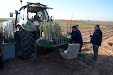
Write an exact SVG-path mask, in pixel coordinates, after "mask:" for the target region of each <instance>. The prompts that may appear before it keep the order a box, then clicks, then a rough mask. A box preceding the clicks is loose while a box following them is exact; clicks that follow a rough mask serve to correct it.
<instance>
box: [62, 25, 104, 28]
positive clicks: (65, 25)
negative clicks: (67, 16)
mask: <svg viewBox="0 0 113 75" xmlns="http://www.w3.org/2000/svg"><path fill="white" fill-rule="evenodd" d="M60 26H61V27H67V25H60ZM79 27H82V28H84V27H85V28H94V26H80V25H79ZM68 28H70V25H68ZM100 28H105V26H100Z"/></svg>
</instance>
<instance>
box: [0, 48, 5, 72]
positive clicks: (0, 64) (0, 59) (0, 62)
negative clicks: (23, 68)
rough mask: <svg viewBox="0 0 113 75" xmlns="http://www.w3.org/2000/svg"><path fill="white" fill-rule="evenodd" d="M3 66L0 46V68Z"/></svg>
mask: <svg viewBox="0 0 113 75" xmlns="http://www.w3.org/2000/svg"><path fill="white" fill-rule="evenodd" d="M3 68H4V66H3V62H2V53H1V48H0V70H2V69H3Z"/></svg>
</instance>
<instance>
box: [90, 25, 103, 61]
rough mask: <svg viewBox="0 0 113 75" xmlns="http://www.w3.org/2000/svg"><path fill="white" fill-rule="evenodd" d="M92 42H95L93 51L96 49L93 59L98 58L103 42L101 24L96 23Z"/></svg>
mask: <svg viewBox="0 0 113 75" xmlns="http://www.w3.org/2000/svg"><path fill="white" fill-rule="evenodd" d="M91 37H92V38H91V42H92V44H93V51H94V57H93V60H95V61H96V60H97V57H98V48H99V46H101V42H102V32H101V30H100V27H99V25H95V31H94V33H93V36H91Z"/></svg>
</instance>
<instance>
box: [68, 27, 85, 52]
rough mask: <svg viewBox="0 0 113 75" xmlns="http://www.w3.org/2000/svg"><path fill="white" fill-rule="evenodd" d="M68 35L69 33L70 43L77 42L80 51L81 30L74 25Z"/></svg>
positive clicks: (81, 42) (81, 43)
mask: <svg viewBox="0 0 113 75" xmlns="http://www.w3.org/2000/svg"><path fill="white" fill-rule="evenodd" d="M70 35H71V42H72V43H79V44H80V50H79V52H81V48H82V45H83V41H82V36H81V32H80V31H79V30H78V29H77V27H76V26H73V27H72V32H71V33H70Z"/></svg>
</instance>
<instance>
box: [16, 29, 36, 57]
mask: <svg viewBox="0 0 113 75" xmlns="http://www.w3.org/2000/svg"><path fill="white" fill-rule="evenodd" d="M15 40H16V55H17V56H18V57H19V58H22V59H26V58H28V57H30V56H31V55H32V54H31V53H33V52H35V46H34V44H35V40H34V35H33V34H32V33H29V32H27V31H25V30H23V29H20V31H17V32H16V33H15Z"/></svg>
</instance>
